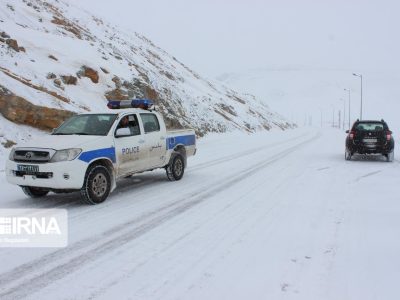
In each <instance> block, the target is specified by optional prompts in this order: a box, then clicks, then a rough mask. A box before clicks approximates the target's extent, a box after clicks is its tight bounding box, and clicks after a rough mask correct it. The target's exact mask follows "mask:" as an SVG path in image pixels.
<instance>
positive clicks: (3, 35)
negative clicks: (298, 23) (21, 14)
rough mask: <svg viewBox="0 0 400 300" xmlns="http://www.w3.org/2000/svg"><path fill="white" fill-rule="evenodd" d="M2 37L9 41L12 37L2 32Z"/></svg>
mask: <svg viewBox="0 0 400 300" xmlns="http://www.w3.org/2000/svg"><path fill="white" fill-rule="evenodd" d="M0 36H1V37H2V38H4V39H9V38H10V36H9V35H8V34H7V33H5V32H4V31H2V32H1V33H0Z"/></svg>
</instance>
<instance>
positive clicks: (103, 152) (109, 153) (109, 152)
mask: <svg viewBox="0 0 400 300" xmlns="http://www.w3.org/2000/svg"><path fill="white" fill-rule="evenodd" d="M100 157H106V158H109V159H110V160H111V161H112V162H113V163H115V161H116V159H115V148H114V147H110V148H103V149H96V150H91V151H86V152H82V153H81V155H79V159H80V160H82V161H84V162H87V163H88V162H91V161H92V160H93V159H96V158H100Z"/></svg>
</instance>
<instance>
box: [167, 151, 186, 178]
mask: <svg viewBox="0 0 400 300" xmlns="http://www.w3.org/2000/svg"><path fill="white" fill-rule="evenodd" d="M166 170H167V177H168V179H169V180H170V181H175V180H180V179H182V177H183V173H184V172H185V162H184V159H183V157H182V155H181V154H176V155H174V157H173V158H172V160H171V162H170V163H169V164H168V166H167V167H166Z"/></svg>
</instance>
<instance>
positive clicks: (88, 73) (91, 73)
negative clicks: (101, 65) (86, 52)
mask: <svg viewBox="0 0 400 300" xmlns="http://www.w3.org/2000/svg"><path fill="white" fill-rule="evenodd" d="M82 76H84V77H88V78H90V80H91V81H92V82H93V83H99V73H98V72H97V71H96V70H94V69H92V68H89V67H87V66H83V67H82Z"/></svg>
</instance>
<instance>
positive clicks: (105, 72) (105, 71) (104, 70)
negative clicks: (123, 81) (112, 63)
mask: <svg viewBox="0 0 400 300" xmlns="http://www.w3.org/2000/svg"><path fill="white" fill-rule="evenodd" d="M100 69H101V70H102V71H103V73H104V74H108V73H110V72H108V70H107V69H105V68H102V67H100Z"/></svg>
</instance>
